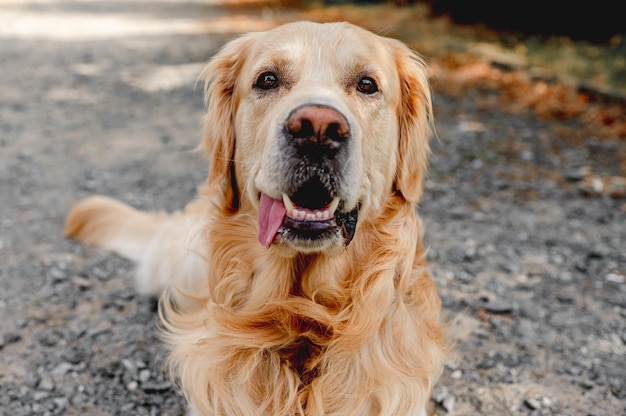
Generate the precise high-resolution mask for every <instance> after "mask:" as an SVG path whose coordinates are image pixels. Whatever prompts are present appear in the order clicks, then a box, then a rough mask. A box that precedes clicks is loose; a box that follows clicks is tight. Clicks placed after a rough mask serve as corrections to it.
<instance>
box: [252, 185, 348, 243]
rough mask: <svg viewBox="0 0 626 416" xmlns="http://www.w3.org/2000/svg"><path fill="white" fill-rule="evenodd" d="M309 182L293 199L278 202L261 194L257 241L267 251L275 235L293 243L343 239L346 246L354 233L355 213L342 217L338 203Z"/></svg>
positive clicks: (283, 197)
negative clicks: (339, 237) (338, 237)
mask: <svg viewBox="0 0 626 416" xmlns="http://www.w3.org/2000/svg"><path fill="white" fill-rule="evenodd" d="M315 185H317V184H311V183H310V182H308V183H306V184H305V185H304V186H302V187H301V188H300V189H299V190H298V191H296V192H295V193H294V194H293V195H291V196H289V195H287V194H285V193H283V195H282V198H281V199H274V198H271V197H269V196H268V195H265V194H261V200H260V205H259V234H258V239H259V242H260V243H261V244H263V246H264V247H265V248H269V247H270V245H271V244H272V242H274V240H275V238H276V235H277V234H280V235H281V236H282V237H283V238H288V239H290V240H292V241H296V240H297V241H304V242H317V241H321V240H326V239H331V238H336V237H337V236H338V235H340V236H341V237H343V240H344V244H345V245H346V246H347V245H348V244H349V243H350V241H351V240H352V238H353V237H354V232H355V230H356V221H357V214H358V209H354V210H353V211H351V212H348V213H344V212H341V211H339V210H338V208H339V205H340V202H341V199H340V198H338V197H334V198H333V197H331V195H330V193H329V192H328V191H326V190H325V189H324V187H321V186H315Z"/></svg>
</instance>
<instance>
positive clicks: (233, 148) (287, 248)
mask: <svg viewBox="0 0 626 416" xmlns="http://www.w3.org/2000/svg"><path fill="white" fill-rule="evenodd" d="M311 56H313V58H311ZM268 68H270V69H271V70H272V71H273V72H271V73H270V74H271V75H274V74H278V78H279V79H280V81H281V84H280V85H279V86H275V84H268V85H269V86H270V87H271V89H269V88H265V86H266V85H265V84H258V82H257V83H256V84H255V79H257V77H258V74H259V73H263V74H267V73H268V72H267V71H268ZM263 71H265V72H263ZM320 73H321V75H319V76H318V75H317V74H320ZM205 74H206V96H207V99H208V104H207V106H208V111H207V117H206V122H205V132H204V141H203V147H204V148H205V149H206V151H207V154H208V155H209V159H210V169H209V176H208V180H207V182H206V184H205V185H204V186H203V187H202V188H201V189H200V196H199V198H198V199H197V200H195V201H194V202H192V203H191V204H189V205H188V207H187V208H186V209H185V211H184V212H181V213H176V214H173V215H165V214H153V213H146V212H140V211H137V210H134V209H133V208H130V207H128V206H126V205H124V204H122V203H120V202H117V201H113V200H111V199H108V198H105V197H93V198H90V199H87V200H85V201H82V202H81V203H79V204H78V205H77V206H76V207H75V208H74V209H73V210H72V212H71V213H70V215H69V217H68V220H67V224H66V233H67V235H68V236H71V237H73V238H76V239H78V240H80V241H83V242H86V243H92V244H98V245H100V246H103V247H105V248H108V249H110V250H114V251H117V252H118V253H120V254H122V255H125V256H126V257H128V258H131V259H133V260H135V261H137V262H138V263H139V266H138V272H137V284H138V288H139V290H140V291H142V292H145V293H152V294H155V295H159V294H161V293H162V292H163V294H162V301H161V303H160V306H161V307H160V316H161V322H162V327H163V338H164V340H165V341H166V343H167V344H168V345H169V347H170V357H169V363H170V368H171V372H172V374H173V376H174V377H175V379H176V380H177V381H178V382H179V384H180V386H181V389H182V391H183V392H184V394H185V396H186V398H187V399H188V401H189V405H190V410H191V412H192V413H194V414H201V415H244V416H258V415H276V416H293V415H309V416H314V415H315V416H322V415H337V416H350V415H355V416H356V415H358V416H367V415H377V416H383V415H385V416H386V415H422V414H424V413H423V412H424V408H425V404H426V403H427V401H428V398H429V394H430V390H431V387H432V386H433V384H434V383H435V381H436V380H437V378H438V376H439V374H440V372H441V369H442V365H443V360H444V357H445V355H446V351H447V347H446V340H445V338H444V334H443V330H442V325H441V323H440V318H439V311H440V300H439V298H438V296H437V293H436V289H435V286H434V284H433V282H432V281H431V278H430V276H429V273H428V271H427V267H426V262H425V252H424V247H423V243H422V227H421V222H420V220H419V218H418V216H417V215H416V206H417V203H418V201H419V198H420V195H421V192H422V178H423V175H424V174H425V172H426V157H427V153H428V138H429V135H430V131H431V130H430V125H431V122H432V109H431V104H430V92H429V89H428V84H427V81H426V77H425V74H424V70H423V65H422V63H421V61H420V60H419V58H418V57H417V56H416V55H415V54H414V53H413V52H411V51H410V50H409V49H408V48H407V47H406V46H404V45H403V44H401V43H400V42H397V41H394V40H391V39H386V38H383V37H379V36H376V35H374V34H371V33H369V32H366V31H364V30H362V29H358V28H356V27H354V26H352V25H349V24H346V23H335V24H315V23H308V22H301V23H294V24H288V25H284V26H282V27H279V28H277V29H274V30H272V31H269V32H265V33H254V34H249V35H246V36H243V37H241V38H239V39H237V40H234V41H232V42H230V43H229V44H227V45H226V46H225V47H224V48H223V49H222V50H221V51H220V52H219V53H218V54H217V55H216V56H215V57H214V58H213V59H212V60H211V62H210V63H209V65H208V67H207V69H206V71H205ZM363 74H366V76H365V75H363ZM365 77H366V78H368V79H369V81H366V83H369V82H370V81H371V80H374V82H377V87H379V90H376V91H374V92H373V93H372V90H371V89H370V90H365V91H366V93H364V92H363V89H362V88H361V86H362V84H361V83H362V82H363V79H364V78H365ZM267 79H268V80H270V81H272V80H273V79H272V78H267ZM355 80H356V81H355ZM268 82H269V81H268ZM355 83H356V85H357V87H354V85H355ZM259 85H261V87H262V88H260V87H259ZM359 88H361V89H359ZM310 103H313V104H314V106H315V108H321V107H324V108H331V110H328V111H327V113H328V114H331V115H332V116H333V117H338V118H340V119H342V120H343V119H345V120H346V122H347V124H348V125H349V126H350V138H349V140H350V143H347V144H342V146H344V147H345V149H346V150H345V151H344V153H345V154H344V155H343V156H341V157H342V158H343V159H341V161H342V163H341V164H340V165H339V164H338V165H339V167H338V168H337V170H336V171H333V170H332V169H331V170H330V171H329V172H330V173H332V174H337V175H338V176H342V177H341V178H340V179H341V181H344V182H345V184H347V185H343V183H344V182H341V181H338V182H337V183H338V185H336V187H335V188H332V191H328V193H330V194H332V195H331V196H334V195H335V194H336V195H338V197H337V198H339V197H341V198H340V199H341V200H342V202H341V204H340V205H339V209H338V210H339V211H342V210H343V211H345V212H346V213H348V212H353V213H354V212H357V211H358V222H357V226H356V230H355V231H354V238H353V239H352V241H351V242H350V240H349V239H345V238H342V237H338V236H340V235H341V234H340V230H334V229H333V232H334V234H333V235H332V238H331V237H329V238H328V239H327V240H324V239H323V238H321V237H320V238H319V239H320V240H324V241H321V242H319V244H317V243H316V244H317V245H315V246H312V245H311V244H310V242H306V241H304V240H302V241H301V240H298V239H292V240H289V239H288V238H287V237H288V236H289V232H288V231H285V232H284V233H283V232H282V231H280V232H279V233H278V234H277V235H276V237H275V240H274V242H273V244H272V245H271V246H270V247H269V248H265V247H264V246H263V245H262V244H260V243H259V241H257V233H258V232H259V227H260V226H259V225H258V223H257V221H258V217H259V216H260V215H262V214H261V213H260V212H261V211H262V209H261V208H260V205H259V199H258V198H259V195H261V194H267V195H269V196H270V197H271V198H274V199H273V201H278V200H279V198H280V193H278V194H277V191H276V189H279V191H278V192H283V193H285V192H286V191H284V190H283V189H286V188H284V186H283V185H276V182H280V180H282V179H281V178H283V177H284V176H285V175H286V171H281V170H280V169H283V168H282V166H283V161H284V159H285V158H288V157H294V156H293V153H294V152H292V153H291V156H289V154H287V153H288V152H287V151H286V150H285V147H286V146H287V145H286V144H285V143H287V142H285V141H284V139H280V137H281V135H284V132H283V129H282V127H280V128H279V127H276V126H277V125H279V124H280V126H282V124H281V123H282V122H284V119H285V117H286V115H287V114H289V113H290V111H291V110H292V109H293V108H299V107H298V106H302V105H309V104H310ZM324 111H326V110H324ZM325 114H326V113H325ZM336 114H340V115H339V116H336ZM277 137H278V138H277ZM281 140H282V141H281ZM337 140H339V139H337ZM342 140H343V139H342ZM342 143H343V142H342ZM289 146H291V145H290V144H289ZM294 163H295V162H294ZM298 163H300V162H298ZM307 163H308V162H307ZM333 166H334V165H333ZM329 172H326V171H324V172H322V173H319V175H320V176H324V175H327V174H328V173H329ZM287 176H288V175H287ZM324 177H325V176H324ZM294 181H296V182H297V179H294ZM333 183H334V182H333ZM281 186H283V187H282V188H281ZM285 186H286V185H285ZM320 192H326V190H320ZM277 198H278V199H277ZM323 209H327V208H322V210H323ZM339 211H338V212H339ZM343 211H342V212H343ZM337 215H339V214H337ZM342 215H343V214H342ZM345 215H348V214H345ZM333 224H334V223H333ZM283 227H285V225H284V224H283ZM339 228H340V227H339ZM335 231H336V232H335ZM344 231H345V230H344ZM281 233H282V234H281ZM325 235H326V234H325ZM303 241H304V242H303Z"/></svg>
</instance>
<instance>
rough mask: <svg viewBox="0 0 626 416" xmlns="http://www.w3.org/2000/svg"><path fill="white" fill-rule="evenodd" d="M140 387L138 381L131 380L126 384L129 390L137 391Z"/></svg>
mask: <svg viewBox="0 0 626 416" xmlns="http://www.w3.org/2000/svg"><path fill="white" fill-rule="evenodd" d="M138 388H139V383H137V382H136V381H131V382H129V383H128V384H127V385H126V390H128V391H136V390H137V389H138Z"/></svg>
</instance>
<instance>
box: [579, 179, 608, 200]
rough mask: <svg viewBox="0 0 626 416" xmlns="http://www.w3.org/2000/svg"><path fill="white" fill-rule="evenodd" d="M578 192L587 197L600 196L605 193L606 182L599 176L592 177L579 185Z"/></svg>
mask: <svg viewBox="0 0 626 416" xmlns="http://www.w3.org/2000/svg"><path fill="white" fill-rule="evenodd" d="M578 190H579V191H580V192H581V193H582V194H583V195H587V196H598V195H601V194H602V192H604V181H603V180H602V178H600V177H599V176H597V175H590V176H587V177H586V178H585V180H584V181H582V182H581V183H580V184H579V185H578Z"/></svg>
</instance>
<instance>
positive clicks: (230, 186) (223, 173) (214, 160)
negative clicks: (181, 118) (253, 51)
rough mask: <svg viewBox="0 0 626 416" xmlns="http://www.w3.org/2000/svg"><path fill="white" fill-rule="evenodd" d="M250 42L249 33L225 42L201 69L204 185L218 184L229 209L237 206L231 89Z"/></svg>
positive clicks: (232, 91) (233, 107)
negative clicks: (205, 157)
mask: <svg viewBox="0 0 626 416" xmlns="http://www.w3.org/2000/svg"><path fill="white" fill-rule="evenodd" d="M251 43H252V35H246V36H244V37H241V38H239V39H235V40H233V41H231V42H229V43H227V44H226V45H225V46H224V47H223V48H222V49H221V50H220V51H219V52H218V53H217V54H216V55H215V56H214V57H213V58H212V59H211V60H210V61H209V63H208V65H207V67H206V68H205V69H204V71H203V73H202V74H203V77H204V103H205V106H206V109H207V113H206V116H205V120H204V137H203V140H202V145H201V148H203V149H204V150H205V151H206V153H207V154H208V156H209V163H210V164H209V178H208V185H209V186H210V187H211V186H219V187H220V188H221V191H222V192H223V195H224V198H225V201H224V203H225V205H223V206H225V207H226V206H227V207H228V208H230V209H231V210H233V211H234V210H236V209H237V207H238V190H237V181H236V178H235V172H234V167H233V165H232V164H233V160H234V156H235V130H234V125H233V123H234V119H235V109H236V106H237V103H236V97H235V89H236V85H237V80H238V78H239V73H240V72H241V68H242V66H243V63H244V61H245V57H246V54H247V50H248V47H249V45H250V44H251Z"/></svg>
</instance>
